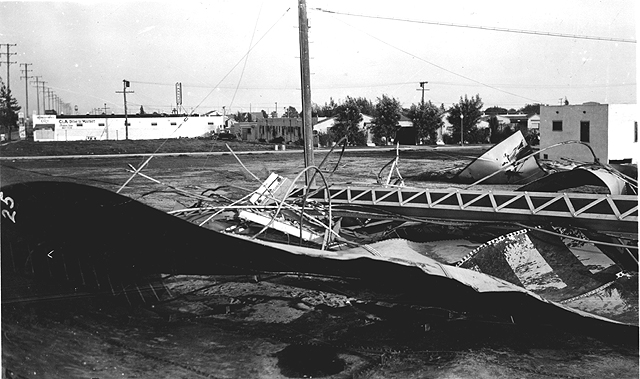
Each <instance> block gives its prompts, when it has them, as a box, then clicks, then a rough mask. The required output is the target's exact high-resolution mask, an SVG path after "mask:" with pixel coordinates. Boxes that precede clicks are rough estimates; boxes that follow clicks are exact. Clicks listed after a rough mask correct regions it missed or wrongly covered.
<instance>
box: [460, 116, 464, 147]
mask: <svg viewBox="0 0 640 379" xmlns="http://www.w3.org/2000/svg"><path fill="white" fill-rule="evenodd" d="M460 146H464V115H463V114H462V109H460Z"/></svg>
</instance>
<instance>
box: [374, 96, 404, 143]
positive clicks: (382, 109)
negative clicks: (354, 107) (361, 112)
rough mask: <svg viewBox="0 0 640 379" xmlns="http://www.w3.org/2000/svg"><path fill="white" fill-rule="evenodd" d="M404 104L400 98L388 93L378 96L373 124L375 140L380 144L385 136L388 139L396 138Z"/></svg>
mask: <svg viewBox="0 0 640 379" xmlns="http://www.w3.org/2000/svg"><path fill="white" fill-rule="evenodd" d="M401 112H402V105H401V104H400V102H399V101H398V100H396V99H395V98H393V97H389V96H387V95H382V98H378V102H377V103H376V106H375V110H374V119H373V126H372V128H371V131H372V132H373V142H374V143H375V144H376V145H378V144H380V143H381V142H382V140H383V138H384V139H386V140H387V141H389V140H391V139H393V138H395V136H396V129H397V128H398V126H399V125H400V124H399V122H400V115H401Z"/></svg>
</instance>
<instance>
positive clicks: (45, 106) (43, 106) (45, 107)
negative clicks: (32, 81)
mask: <svg viewBox="0 0 640 379" xmlns="http://www.w3.org/2000/svg"><path fill="white" fill-rule="evenodd" d="M40 83H42V114H44V113H46V112H47V105H46V103H45V102H44V85H45V83H47V82H45V81H42V82H40Z"/></svg>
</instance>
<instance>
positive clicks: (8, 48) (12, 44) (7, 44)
mask: <svg viewBox="0 0 640 379" xmlns="http://www.w3.org/2000/svg"><path fill="white" fill-rule="evenodd" d="M0 46H6V47H7V52H6V53H0V55H3V54H4V55H6V56H7V61H6V62H5V63H6V64H7V93H9V90H10V89H11V81H10V80H9V73H10V70H9V67H10V66H11V65H12V64H15V63H18V62H11V56H12V55H17V54H18V53H12V52H11V51H10V49H11V46H18V45H16V44H15V43H0ZM0 65H2V63H0Z"/></svg>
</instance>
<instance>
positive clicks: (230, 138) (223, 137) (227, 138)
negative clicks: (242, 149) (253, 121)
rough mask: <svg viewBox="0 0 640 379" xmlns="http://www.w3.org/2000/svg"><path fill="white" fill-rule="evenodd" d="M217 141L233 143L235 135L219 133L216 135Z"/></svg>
mask: <svg viewBox="0 0 640 379" xmlns="http://www.w3.org/2000/svg"><path fill="white" fill-rule="evenodd" d="M217 139H218V140H220V141H235V140H236V135H235V134H233V133H226V132H225V133H220V134H218V138H217Z"/></svg>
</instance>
